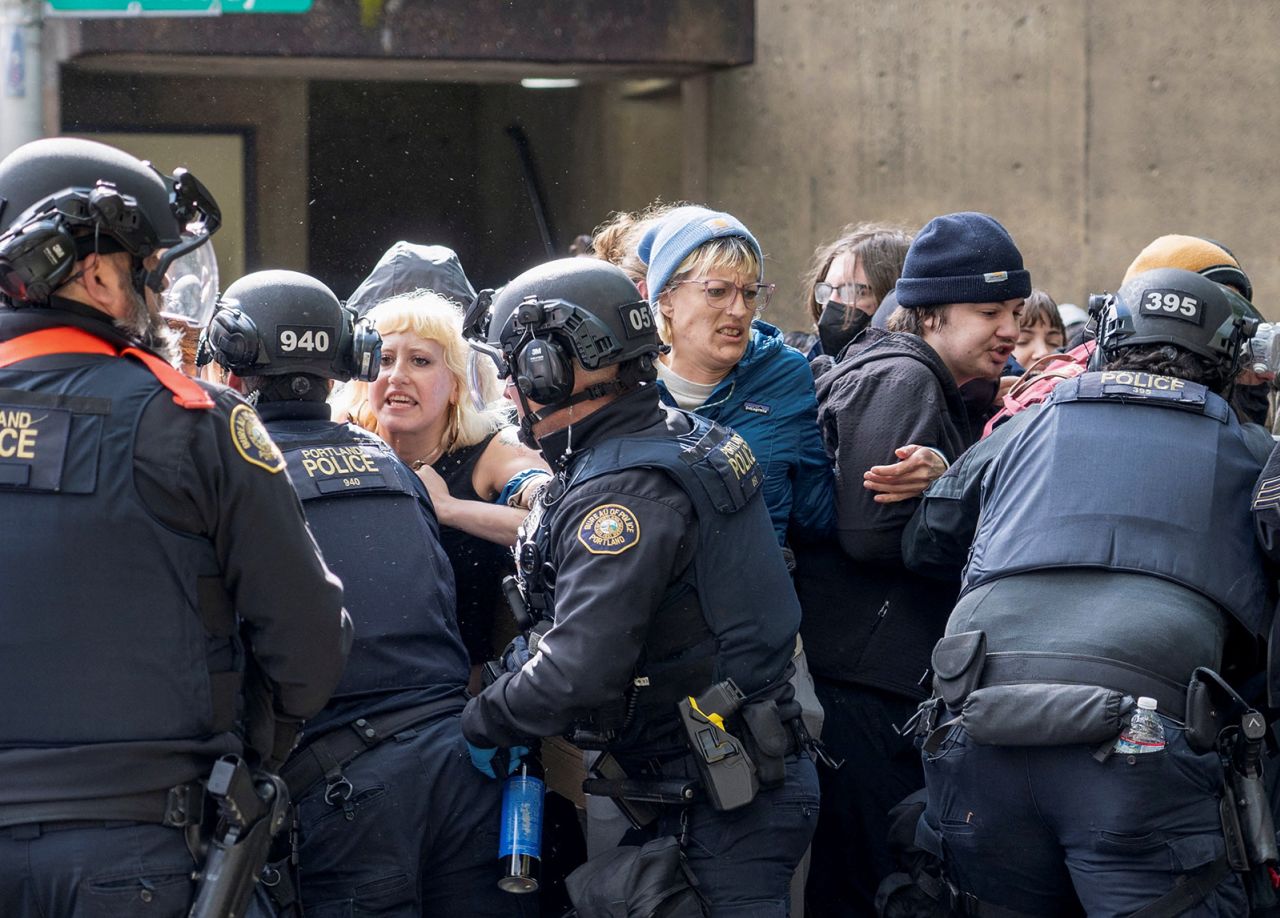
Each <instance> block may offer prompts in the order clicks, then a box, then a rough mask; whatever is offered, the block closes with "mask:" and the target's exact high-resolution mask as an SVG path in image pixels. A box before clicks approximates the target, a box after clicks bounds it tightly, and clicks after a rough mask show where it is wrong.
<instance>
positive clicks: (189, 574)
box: [0, 357, 243, 746]
mask: <svg viewBox="0 0 1280 918" xmlns="http://www.w3.org/2000/svg"><path fill="white" fill-rule="evenodd" d="M157 396H159V397H161V398H167V397H169V393H168V392H167V391H166V390H165V389H164V388H163V386H162V385H161V384H160V383H159V382H157V380H156V377H155V376H153V375H152V374H151V373H150V372H149V371H148V370H146V369H145V368H144V367H143V366H141V365H140V364H138V363H136V362H134V361H133V360H125V359H119V358H115V357H98V358H88V359H86V361H85V362H84V364H83V365H81V366H77V367H75V368H72V369H59V370H24V369H22V366H21V364H18V365H15V366H12V367H9V368H6V369H0V513H2V514H3V518H4V525H3V526H0V584H3V586H2V587H0V591H2V594H3V599H0V602H2V603H3V608H4V611H5V617H4V622H5V625H4V637H3V638H0V699H3V701H2V702H0V708H2V709H3V716H0V745H4V746H33V745H51V746H57V745H64V744H66V745H71V744H77V745H78V744H88V743H111V742H128V741H144V740H166V739H184V738H194V737H203V736H209V735H213V734H216V733H221V732H225V731H229V730H231V729H232V727H233V721H234V718H235V714H236V712H235V703H236V699H237V697H238V694H239V690H240V682H241V675H240V673H239V672H237V670H238V669H240V668H242V665H243V653H242V652H241V651H240V645H239V642H238V637H237V636H236V635H235V617H234V615H233V614H232V613H231V610H230V607H229V603H228V600H227V597H226V594H225V592H224V591H223V589H222V580H221V574H220V572H219V570H218V565H217V561H216V556H215V553H214V550H213V546H212V545H211V543H210V542H209V541H208V540H207V539H205V538H202V537H198V536H193V535H188V534H183V533H179V532H175V531H173V530H171V529H169V528H167V527H166V526H164V525H163V524H161V523H160V522H158V521H157V520H156V519H155V518H154V517H153V516H152V515H151V513H150V512H149V511H148V509H147V508H146V507H145V506H144V504H143V503H142V500H141V498H140V497H139V495H138V492H137V491H136V489H135V487H134V478H133V470H134V458H133V457H134V440H135V437H136V436H137V431H138V424H139V420H140V419H141V416H142V413H143V409H144V408H145V407H146V405H147V404H148V403H149V402H150V401H151V399H152V398H155V397H157Z"/></svg>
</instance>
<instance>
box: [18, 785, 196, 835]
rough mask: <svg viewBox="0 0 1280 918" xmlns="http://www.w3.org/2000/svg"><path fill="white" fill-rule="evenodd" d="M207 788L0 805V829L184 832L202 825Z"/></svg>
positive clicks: (181, 786)
mask: <svg viewBox="0 0 1280 918" xmlns="http://www.w3.org/2000/svg"><path fill="white" fill-rule="evenodd" d="M203 808H204V785H203V784H201V783H200V782H199V781H192V782H191V783H189V784H178V785H175V786H174V787H171V788H169V789H168V790H162V791H148V792H145V793H141V794H121V795H119V796H115V797H97V798H90V799H87V800H53V801H45V802H40V803H5V804H0V829H3V828H9V827H10V826H21V825H29V824H31V823H40V822H52V823H56V822H85V821H103V822H115V821H121V822H147V823H157V824H159V825H162V826H171V827H173V828H183V827H185V826H189V825H195V824H196V823H198V822H199V821H200V817H201V815H202V813H203V811H204V809H203Z"/></svg>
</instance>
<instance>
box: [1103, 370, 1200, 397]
mask: <svg viewBox="0 0 1280 918" xmlns="http://www.w3.org/2000/svg"><path fill="white" fill-rule="evenodd" d="M1101 382H1102V384H1103V385H1107V384H1108V383H1114V384H1118V385H1121V386H1132V387H1133V388H1134V389H1136V390H1139V391H1140V390H1143V389H1146V390H1148V391H1159V392H1178V391H1181V390H1182V389H1185V388H1186V387H1187V382H1186V380H1185V379H1177V378H1176V377H1173V376H1157V375H1156V374H1155V373H1137V372H1133V371H1130V370H1107V371H1106V372H1105V373H1103V374H1102V379H1101Z"/></svg>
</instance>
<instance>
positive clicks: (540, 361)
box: [511, 296, 573, 405]
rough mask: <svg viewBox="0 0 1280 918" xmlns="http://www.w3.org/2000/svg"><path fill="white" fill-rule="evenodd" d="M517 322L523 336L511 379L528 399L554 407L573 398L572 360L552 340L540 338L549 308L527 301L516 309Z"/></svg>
mask: <svg viewBox="0 0 1280 918" xmlns="http://www.w3.org/2000/svg"><path fill="white" fill-rule="evenodd" d="M515 321H516V323H517V325H518V326H519V327H521V328H523V329H524V334H523V335H522V336H521V339H520V340H519V341H518V342H517V343H516V346H515V347H514V348H513V349H512V355H511V371H512V372H511V376H512V379H514V380H515V384H516V388H517V389H519V390H520V393H521V394H522V395H523V396H524V397H525V398H528V399H532V400H533V401H535V402H538V403H539V404H542V405H555V404H558V403H560V402H562V401H564V400H565V399H567V398H568V397H569V396H570V395H572V394H573V360H572V359H571V358H570V356H569V355H568V354H567V353H565V350H564V348H563V347H561V346H560V345H559V344H557V343H556V342H555V341H553V340H552V339H551V338H549V337H548V338H540V337H538V333H539V332H541V331H543V330H544V325H545V324H546V321H547V309H546V305H545V304H544V303H543V302H541V301H539V300H538V299H537V297H533V296H530V297H526V298H525V299H524V301H523V302H521V303H520V305H519V306H517V307H516V314H515Z"/></svg>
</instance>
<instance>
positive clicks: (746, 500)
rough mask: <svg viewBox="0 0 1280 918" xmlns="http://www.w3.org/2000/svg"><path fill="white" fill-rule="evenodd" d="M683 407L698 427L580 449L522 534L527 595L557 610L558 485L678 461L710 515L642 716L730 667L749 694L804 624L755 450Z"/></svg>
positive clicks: (520, 563)
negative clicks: (554, 531) (554, 537)
mask: <svg viewBox="0 0 1280 918" xmlns="http://www.w3.org/2000/svg"><path fill="white" fill-rule="evenodd" d="M668 410H674V409H668ZM682 413H684V414H685V416H686V417H687V418H688V419H689V421H690V422H691V423H692V425H693V429H692V430H690V431H689V432H688V433H686V434H683V435H682V436H680V437H677V438H675V439H662V438H653V437H619V438H614V439H610V440H606V441H604V442H602V443H600V444H598V445H596V446H593V447H591V448H590V449H587V450H585V451H583V452H581V453H578V454H576V455H575V456H574V458H573V460H572V462H571V465H570V468H569V469H568V470H567V472H566V477H567V482H568V483H567V485H564V484H563V482H553V483H552V484H550V485H548V487H547V489H546V490H545V491H544V492H543V497H546V498H547V502H546V504H545V505H543V499H542V498H539V501H538V502H536V503H535V507H534V509H533V511H531V513H530V515H529V517H528V518H527V519H526V521H525V524H524V526H522V528H521V535H520V539H519V540H518V541H517V543H516V560H517V568H518V577H519V579H520V584H521V591H522V593H523V594H524V596H525V600H526V602H527V603H528V604H529V606H530V608H531V611H532V612H533V614H534V616H535V617H541V618H542V619H544V620H552V621H554V617H555V579H554V576H555V568H556V566H557V564H556V558H555V550H554V546H553V545H552V544H551V535H550V533H551V525H550V522H551V520H552V519H553V518H554V516H555V512H556V508H557V503H556V494H557V492H559V493H563V491H564V490H565V489H572V488H574V487H576V486H578V485H581V484H584V483H586V482H588V481H590V480H591V479H593V478H597V477H599V476H601V475H607V474H609V473H612V472H616V471H619V470H622V469H629V468H651V469H661V470H662V471H664V472H666V473H667V474H668V475H669V476H670V477H671V479H672V480H673V481H674V482H675V483H676V484H677V485H678V486H679V487H680V488H681V490H683V491H684V492H685V493H686V494H687V495H688V496H689V499H690V500H691V501H692V503H693V507H694V511H695V513H696V514H697V523H698V531H697V548H696V550H695V553H694V561H693V564H692V565H691V571H690V572H688V574H687V575H686V576H687V577H688V578H689V579H690V580H691V582H686V581H685V580H681V581H678V582H676V583H673V584H671V585H670V586H669V587H668V589H667V595H666V598H665V599H664V602H663V605H662V606H661V607H660V608H659V609H658V610H657V613H656V615H655V618H654V621H653V623H652V624H651V626H650V628H649V639H648V643H647V644H646V647H645V650H644V653H643V654H642V657H641V660H640V662H639V665H638V668H637V672H636V674H635V679H634V681H633V686H634V705H635V706H638V707H639V709H640V711H641V713H640V719H641V720H644V719H645V718H646V717H661V718H663V719H669V718H671V717H673V716H674V711H675V707H674V705H675V701H676V700H678V699H679V698H682V697H684V696H686V695H690V694H698V693H700V692H702V691H703V690H704V689H706V688H707V687H708V686H710V685H711V684H713V683H715V682H718V681H721V680H723V679H726V678H731V679H733V681H734V682H735V683H736V684H737V686H738V688H740V689H741V690H742V692H743V693H744V694H747V695H750V694H752V693H754V692H758V691H760V690H762V689H765V688H767V687H769V686H771V685H773V684H775V683H777V682H778V681H779V680H780V679H782V678H783V677H784V675H785V673H786V671H787V666H788V664H789V663H790V661H791V656H792V653H793V652H794V650H795V636H796V631H797V630H798V629H799V626H800V603H799V601H798V600H797V599H796V594H795V589H794V587H793V586H792V584H791V578H790V575H789V574H788V573H787V568H786V564H785V562H784V561H783V558H782V553H781V552H780V551H779V549H778V542H777V538H776V536H775V535H774V531H773V526H772V523H771V522H770V518H769V511H768V508H767V507H766V506H765V503H764V498H763V496H762V495H761V494H760V493H759V490H760V486H761V484H762V482H763V480H764V475H763V473H762V472H761V470H760V467H759V465H758V464H757V463H756V459H755V456H754V455H753V454H752V452H751V449H750V447H749V446H748V445H747V443H746V441H745V440H743V439H742V437H740V436H739V435H738V434H736V433H733V432H732V431H730V430H727V429H726V428H724V427H721V426H719V425H718V424H715V423H713V422H711V421H708V420H706V419H705V418H701V417H698V416H696V415H691V414H688V413H687V412H682ZM620 600H621V601H625V598H620ZM616 720H617V712H612V711H611V712H602V714H601V716H600V717H599V718H598V721H599V722H602V723H604V724H605V725H606V726H609V727H616V726H617V723H616Z"/></svg>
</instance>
